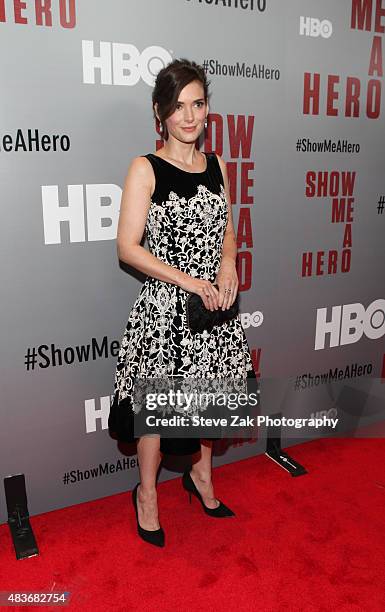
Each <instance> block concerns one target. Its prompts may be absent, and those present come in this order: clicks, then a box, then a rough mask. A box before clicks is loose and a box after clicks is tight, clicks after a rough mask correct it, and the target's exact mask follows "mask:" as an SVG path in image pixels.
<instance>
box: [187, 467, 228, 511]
mask: <svg viewBox="0 0 385 612" xmlns="http://www.w3.org/2000/svg"><path fill="white" fill-rule="evenodd" d="M190 469H191V468H189V469H188V470H186V471H185V472H184V474H183V477H182V485H183V488H184V489H185V490H186V491H187V492H188V494H189V498H190V504H191V495H195V497H196V498H197V499H198V500H199V501H200V503H201V504H202V508H203V510H204V511H205V512H206V514H208V515H209V516H214V517H216V518H225V517H227V516H235V514H234V512H233V511H232V510H230V508H228V507H227V506H225V504H222V502H221V501H219V500H218V501H219V506H218V507H217V508H208V507H207V506H205V504H204V503H203V499H202V495H201V494H200V493H199V491H198V489H197V488H196V486H195V483H194V481H193V479H192V478H191V474H190Z"/></svg>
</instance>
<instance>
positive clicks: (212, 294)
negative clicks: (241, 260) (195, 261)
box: [179, 275, 219, 311]
mask: <svg viewBox="0 0 385 612" xmlns="http://www.w3.org/2000/svg"><path fill="white" fill-rule="evenodd" d="M179 286H180V287H181V288H182V289H184V290H185V291H189V292H190V293H196V294H197V295H199V296H200V297H201V298H202V300H203V303H204V305H205V307H206V308H207V310H211V311H213V310H217V309H218V297H219V292H218V289H217V288H216V287H214V285H213V284H212V283H210V281H208V280H203V279H201V278H194V277H193V276H189V275H186V277H185V278H184V280H183V282H180V283H179Z"/></svg>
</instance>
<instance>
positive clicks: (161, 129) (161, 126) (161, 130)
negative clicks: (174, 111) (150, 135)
mask: <svg viewBox="0 0 385 612" xmlns="http://www.w3.org/2000/svg"><path fill="white" fill-rule="evenodd" d="M159 132H163V123H162V122H160V124H159Z"/></svg>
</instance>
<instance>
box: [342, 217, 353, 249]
mask: <svg viewBox="0 0 385 612" xmlns="http://www.w3.org/2000/svg"><path fill="white" fill-rule="evenodd" d="M342 246H343V247H344V248H346V247H349V248H350V247H351V246H352V224H351V223H347V224H346V227H345V232H344V239H343V241H342Z"/></svg>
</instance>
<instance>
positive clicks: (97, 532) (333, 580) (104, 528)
mask: <svg viewBox="0 0 385 612" xmlns="http://www.w3.org/2000/svg"><path fill="white" fill-rule="evenodd" d="M290 454H291V455H292V456H293V457H294V458H295V459H297V460H298V461H299V462H300V463H302V464H303V465H305V467H306V468H307V469H308V470H309V474H307V475H305V476H301V477H298V478H292V477H291V476H289V475H288V474H287V473H286V472H285V471H284V470H282V469H281V468H280V467H278V466H277V465H276V464H275V463H274V462H272V461H271V460H269V459H268V458H267V457H266V456H265V455H259V456H257V457H255V458H252V459H246V460H244V461H241V462H238V463H233V464H231V465H226V466H223V467H220V468H216V469H215V472H214V483H215V486H216V493H217V496H218V497H220V498H221V499H222V500H223V501H224V502H225V503H228V504H229V506H231V508H232V509H233V510H234V511H235V512H236V514H237V518H235V519H233V518H231V519H222V520H219V519H213V518H211V517H209V516H206V515H205V514H204V513H203V512H202V509H201V507H200V505H199V504H198V501H197V500H195V499H193V502H192V505H191V506H190V505H189V503H188V498H187V494H186V493H185V491H183V490H182V488H181V484H180V479H177V480H173V481H169V482H166V483H162V484H160V485H159V503H160V509H161V515H160V516H161V522H162V525H163V527H164V529H165V532H166V538H167V540H166V547H165V548H164V549H156V548H155V547H151V546H149V545H147V544H145V543H144V542H142V541H141V540H140V539H139V538H138V537H137V536H136V531H135V523H134V512H133V508H132V505H131V496H130V493H129V492H127V493H123V494H120V495H116V496H113V497H108V498H104V499H102V500H98V501H94V502H90V503H86V504H81V505H77V506H72V507H70V508H67V509H65V510H60V511H56V512H49V513H46V514H43V515H39V516H36V517H32V519H31V523H32V526H33V529H34V532H35V535H36V538H37V541H38V545H39V548H40V556H38V557H33V558H30V559H25V560H22V561H16V559H15V555H14V550H13V545H12V542H11V539H10V535H9V533H8V527H7V525H1V526H0V538H1V543H2V544H1V552H0V563H1V566H0V567H1V574H2V577H1V584H0V590H2V591H7V590H13V589H15V590H30V591H51V590H55V591H60V590H62V591H70V592H71V593H72V603H71V604H70V605H69V606H67V607H66V608H64V609H71V610H82V611H84V610H85V611H87V610H92V611H98V610H103V611H109V610H118V611H122V612H125V611H130V610H135V611H137V610H138V611H139V610H142V611H151V612H152V611H154V612H155V611H156V610H159V611H160V612H184V611H185V610H186V611H187V610H188V611H195V610H196V611H198V610H202V609H205V610H209V611H214V610H215V611H225V610H226V611H227V610H231V611H232V610H237V611H245V610H250V611H251V610H253V611H254V610H258V611H263V612H265V611H266V612H267V611H271V612H288V611H293V612H294V611H295V612H297V611H299V610H305V611H306V612H311V611H317V612H318V611H331V610H338V611H339V612H345V611H349V612H350V611H357V612H362V611H370V612H376V611H378V612H380V611H381V612H383V611H384V610H385V589H384V585H385V569H384V568H385V554H384V553H385V525H384V523H385V520H384V519H385V469H384V454H385V442H384V441H383V440H375V439H371V440H364V439H361V440H349V439H346V440H338V439H334V440H318V441H315V442H308V443H305V444H301V445H299V446H295V447H291V448H290ZM14 609H15V608H14ZM16 609H20V610H29V609H31V610H32V609H33V610H36V609H37V608H36V607H34V608H32V607H29V606H28V607H20V608H16ZM45 609H47V607H46V608H45ZM48 609H56V610H58V609H60V608H57V607H56V608H53V607H49V608H48Z"/></svg>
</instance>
